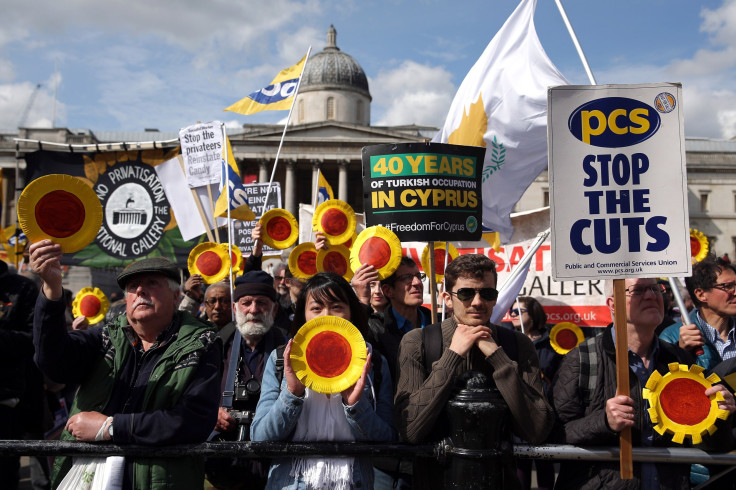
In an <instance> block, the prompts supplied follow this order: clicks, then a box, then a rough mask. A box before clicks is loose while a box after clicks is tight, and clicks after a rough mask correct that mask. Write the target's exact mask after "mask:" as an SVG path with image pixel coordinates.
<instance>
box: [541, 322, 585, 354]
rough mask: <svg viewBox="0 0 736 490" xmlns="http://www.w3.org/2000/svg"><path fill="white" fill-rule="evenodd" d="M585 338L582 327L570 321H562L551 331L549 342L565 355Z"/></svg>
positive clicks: (556, 350)
mask: <svg viewBox="0 0 736 490" xmlns="http://www.w3.org/2000/svg"><path fill="white" fill-rule="evenodd" d="M583 340H585V336H584V335H583V331H582V330H580V327H578V326H577V325H575V324H574V323H570V322H561V323H558V324H557V325H555V326H554V327H552V330H550V332H549V343H550V345H551V346H552V348H553V349H554V350H555V352H557V353H558V354H562V355H563V356H564V355H565V354H567V353H568V352H570V351H571V350H573V349H574V348H575V347H577V346H578V344H579V343H580V342H582V341H583Z"/></svg>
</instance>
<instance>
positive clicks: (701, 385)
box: [642, 362, 729, 444]
mask: <svg viewBox="0 0 736 490" xmlns="http://www.w3.org/2000/svg"><path fill="white" fill-rule="evenodd" d="M669 368H670V372H669V373H667V374H665V375H664V376H662V375H661V374H659V372H658V371H654V372H653V373H652V375H651V376H650V377H649V380H648V381H647V384H646V387H645V388H644V390H643V393H642V395H643V396H644V398H645V399H646V400H649V417H650V418H651V419H652V422H653V423H654V424H655V425H654V430H656V431H657V432H658V433H660V434H662V435H664V433H665V432H669V433H670V434H673V436H672V441H673V442H676V443H678V444H682V443H683V442H684V440H685V437H686V436H690V438H691V439H692V442H693V444H698V443H700V442H701V441H702V440H703V437H702V436H703V435H705V433H706V432H707V433H709V434H713V433H714V432H715V431H716V429H717V427H716V419H722V420H725V419H726V418H727V417H728V415H729V413H728V410H724V409H722V408H718V402H719V401H723V394H722V393H721V392H720V391H719V392H717V393H715V394H714V395H711V396H710V397H708V396H705V390H707V389H708V388H710V387H711V386H713V383H717V382H718V381H720V378H719V377H718V376H716V375H715V374H711V375H710V376H708V377H707V378H706V377H704V376H703V368H702V367H700V366H698V365H692V366H690V368H689V369H688V366H686V365H685V364H678V363H676V362H673V363H671V364H669Z"/></svg>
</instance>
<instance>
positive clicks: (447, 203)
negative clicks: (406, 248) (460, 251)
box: [363, 143, 485, 242]
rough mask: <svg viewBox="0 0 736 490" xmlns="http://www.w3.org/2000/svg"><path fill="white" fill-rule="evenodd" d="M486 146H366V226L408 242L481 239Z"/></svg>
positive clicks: (364, 191) (429, 144)
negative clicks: (379, 229) (482, 187)
mask: <svg viewBox="0 0 736 490" xmlns="http://www.w3.org/2000/svg"><path fill="white" fill-rule="evenodd" d="M484 156H485V148H481V147H475V146H459V145H449V144H443V143H405V144H399V145H393V144H388V145H374V146H367V147H365V148H363V198H364V200H365V222H366V226H374V225H381V226H384V227H386V228H388V229H389V230H391V231H393V232H394V233H395V234H396V235H397V236H398V237H399V240H401V241H402V242H403V241H425V242H427V241H458V240H480V238H481V218H482V212H483V206H482V202H481V199H482V197H481V196H482V192H481V187H480V186H481V171H482V169H483V157H484Z"/></svg>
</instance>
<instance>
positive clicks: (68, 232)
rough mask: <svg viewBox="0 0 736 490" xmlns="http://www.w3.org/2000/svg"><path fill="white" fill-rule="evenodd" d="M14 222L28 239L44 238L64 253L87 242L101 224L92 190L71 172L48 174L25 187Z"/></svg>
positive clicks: (96, 198) (98, 209) (95, 197)
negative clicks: (59, 246) (17, 222)
mask: <svg viewBox="0 0 736 490" xmlns="http://www.w3.org/2000/svg"><path fill="white" fill-rule="evenodd" d="M18 221H19V223H20V227H21V229H22V230H23V233H25V234H26V236H27V237H28V240H30V241H31V242H37V241H39V240H43V239H45V238H48V239H50V240H53V241H54V243H58V244H59V245H61V250H62V252H64V253H71V252H76V251H78V250H81V249H83V248H84V247H86V246H87V245H89V244H90V243H91V242H92V240H94V239H95V237H96V236H97V232H98V231H100V225H102V204H100V200H99V198H98V197H97V194H95V191H93V190H92V188H91V187H90V186H89V185H87V184H86V183H85V182H84V181H83V180H81V179H78V178H76V177H72V176H71V175H63V174H51V175H45V176H43V177H39V178H38V179H36V180H34V181H33V182H31V183H30V184H28V185H27V186H26V188H25V189H24V190H23V193H21V195H20V197H19V198H18Z"/></svg>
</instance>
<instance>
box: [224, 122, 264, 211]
mask: <svg viewBox="0 0 736 490" xmlns="http://www.w3.org/2000/svg"><path fill="white" fill-rule="evenodd" d="M225 143H226V146H227V165H226V164H225V161H224V160H223V161H222V176H221V177H220V196H219V197H218V198H217V202H216V203H215V216H216V217H226V216H227V196H228V191H227V189H225V185H229V186H230V191H229V194H230V217H231V218H233V219H239V220H243V221H253V220H254V219H256V215H255V214H254V213H253V211H251V209H250V206H249V205H248V195H247V194H246V193H245V188H244V187H243V181H242V179H241V178H240V172H238V166H237V164H236V163H235V157H234V156H233V150H232V148H231V147H230V140H229V139H228V137H227V136H225Z"/></svg>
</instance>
